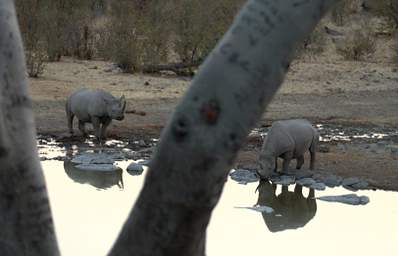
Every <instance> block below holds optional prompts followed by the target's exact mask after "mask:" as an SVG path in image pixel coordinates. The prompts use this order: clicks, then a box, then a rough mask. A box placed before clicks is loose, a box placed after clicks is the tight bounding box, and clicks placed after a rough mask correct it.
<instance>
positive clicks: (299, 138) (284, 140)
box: [258, 119, 319, 178]
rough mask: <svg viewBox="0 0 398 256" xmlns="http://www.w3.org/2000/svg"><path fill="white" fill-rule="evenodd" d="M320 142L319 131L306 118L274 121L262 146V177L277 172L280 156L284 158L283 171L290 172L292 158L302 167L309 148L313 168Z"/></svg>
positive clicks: (260, 171)
mask: <svg viewBox="0 0 398 256" xmlns="http://www.w3.org/2000/svg"><path fill="white" fill-rule="evenodd" d="M318 142H319V133H318V131H317V130H316V129H315V128H314V127H313V126H312V125H311V123H310V122H309V121H307V120H305V119H294V120H284V121H277V122H274V123H273V124H272V126H271V129H270V130H269V132H268V135H267V137H266V139H265V141H264V143H263V146H262V148H261V152H260V156H259V163H260V169H259V170H258V173H259V175H260V177H261V178H269V177H270V176H271V174H272V173H273V172H277V168H278V166H277V160H278V157H280V158H283V167H282V173H287V172H288V167H289V163H290V161H291V160H292V159H296V160H297V165H296V169H300V168H301V167H302V165H303V164H304V153H305V152H306V151H307V150H309V151H310V155H311V163H310V169H311V170H313V169H314V165H315V151H316V148H317V145H318Z"/></svg>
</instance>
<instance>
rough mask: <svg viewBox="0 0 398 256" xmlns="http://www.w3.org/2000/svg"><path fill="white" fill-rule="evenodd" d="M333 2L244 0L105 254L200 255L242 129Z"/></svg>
mask: <svg viewBox="0 0 398 256" xmlns="http://www.w3.org/2000/svg"><path fill="white" fill-rule="evenodd" d="M334 2H336V1H334V0H284V1H281V0H250V1H248V3H247V4H246V5H245V6H244V7H243V9H242V11H241V12H240V14H239V15H238V16H237V18H236V19H235V21H234V23H233V25H232V26H231V28H230V29H229V31H228V32H227V33H226V34H225V36H224V37H223V39H222V40H221V41H220V42H219V44H218V45H217V46H216V48H215V49H214V50H213V51H212V53H211V54H210V55H209V56H208V58H207V59H206V61H205V63H204V64H203V65H202V67H201V68H200V70H199V72H198V74H197V75H196V76H195V78H194V80H193V82H192V84H191V86H190V88H189V90H188V92H187V93H186V94H185V96H184V97H183V99H182V100H181V102H180V103H179V104H178V106H177V108H176V110H175V112H174V114H173V117H172V119H171V121H170V122H169V123H168V125H167V126H166V128H165V129H164V131H163V133H162V136H161V139H160V144H159V146H158V148H157V150H156V152H155V154H154V156H153V159H152V161H151V166H150V168H149V171H148V173H147V176H146V179H145V183H144V186H143V189H142V191H141V193H140V196H139V198H138V200H137V202H136V204H135V206H134V208H133V210H132V212H131V213H130V216H129V218H128V220H127V221H126V223H125V225H124V227H123V229H122V231H121V233H120V236H119V238H118V240H117V241H116V243H115V245H114V246H113V249H112V250H111V253H110V254H111V255H152V256H157V255H204V254H205V249H204V248H205V233H206V227H207V225H208V223H209V220H210V217H211V213H212V210H213V209H214V207H215V206H216V204H217V202H218V200H219V198H220V195H221V192H222V190H223V186H224V183H225V181H226V179H227V176H228V172H229V170H230V168H231V166H232V165H233V163H234V161H235V158H236V155H237V152H238V150H239V149H240V147H241V146H242V144H243V143H244V141H245V139H246V137H247V135H248V133H249V132H250V130H251V129H252V128H253V127H254V126H255V124H256V122H257V121H258V120H259V118H260V117H261V115H262V114H263V112H264V110H265V107H266V106H267V105H268V104H269V103H270V101H271V99H272V97H273V95H274V94H275V93H276V91H277V89H278V88H279V87H280V85H281V83H282V81H283V78H284V76H285V73H286V72H287V70H288V67H289V64H290V60H291V59H290V58H291V55H292V51H293V49H294V46H295V45H296V44H297V43H300V42H302V40H303V39H304V38H305V37H306V36H308V34H309V33H310V32H311V31H312V29H313V28H314V27H315V25H316V24H317V22H318V21H319V20H320V18H321V17H322V16H323V14H324V13H325V12H326V10H327V9H329V7H330V6H331V5H332V4H333V3H334Z"/></svg>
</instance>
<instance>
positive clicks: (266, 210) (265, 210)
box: [235, 204, 274, 213]
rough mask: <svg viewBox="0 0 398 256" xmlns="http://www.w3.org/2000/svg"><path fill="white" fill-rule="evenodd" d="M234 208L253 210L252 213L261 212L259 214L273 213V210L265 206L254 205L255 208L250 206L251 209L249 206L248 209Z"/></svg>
mask: <svg viewBox="0 0 398 256" xmlns="http://www.w3.org/2000/svg"><path fill="white" fill-rule="evenodd" d="M235 208H237V209H249V210H253V211H256V212H261V213H273V212H274V209H272V208H271V207H269V206H265V205H258V204H256V205H255V206H252V207H250V206H249V207H235Z"/></svg>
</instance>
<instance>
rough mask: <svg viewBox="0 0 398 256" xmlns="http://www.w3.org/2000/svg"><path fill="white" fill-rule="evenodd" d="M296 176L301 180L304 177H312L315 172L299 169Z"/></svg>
mask: <svg viewBox="0 0 398 256" xmlns="http://www.w3.org/2000/svg"><path fill="white" fill-rule="evenodd" d="M294 176H295V177H296V180H299V179H304V178H311V177H312V176H314V174H313V172H311V171H304V170H297V171H296V173H295V175H294Z"/></svg>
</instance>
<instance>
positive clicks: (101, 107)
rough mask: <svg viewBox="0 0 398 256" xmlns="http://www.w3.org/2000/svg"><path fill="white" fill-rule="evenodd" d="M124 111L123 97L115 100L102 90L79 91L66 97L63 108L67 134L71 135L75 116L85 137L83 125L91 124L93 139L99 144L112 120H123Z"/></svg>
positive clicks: (124, 101)
mask: <svg viewBox="0 0 398 256" xmlns="http://www.w3.org/2000/svg"><path fill="white" fill-rule="evenodd" d="M125 109H126V99H125V97H124V95H123V96H122V97H120V99H117V98H115V97H114V96H112V95H111V94H110V93H109V92H106V91H104V90H90V89H86V88H83V89H79V90H77V91H75V92H73V93H72V94H71V95H70V96H69V97H68V100H67V102H66V106H65V110H66V116H67V122H68V129H69V132H70V133H71V134H73V118H74V116H76V117H77V119H78V120H79V130H80V131H81V132H82V133H83V136H86V135H87V132H86V129H85V124H86V123H92V124H93V127H94V133H95V137H96V138H97V140H98V141H100V142H101V140H102V139H106V128H107V127H108V125H109V124H110V123H111V122H112V119H116V120H119V121H120V120H123V119H124V111H125Z"/></svg>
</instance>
